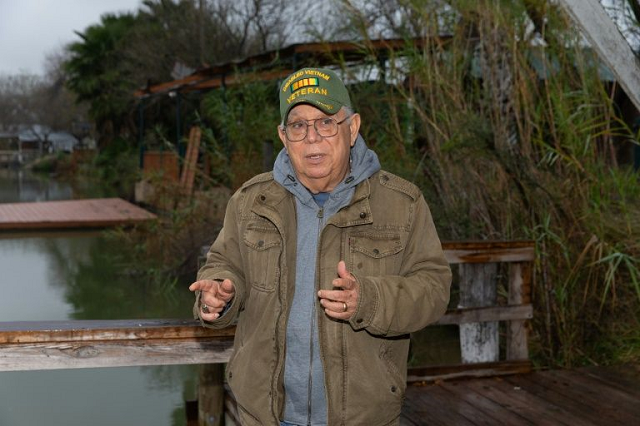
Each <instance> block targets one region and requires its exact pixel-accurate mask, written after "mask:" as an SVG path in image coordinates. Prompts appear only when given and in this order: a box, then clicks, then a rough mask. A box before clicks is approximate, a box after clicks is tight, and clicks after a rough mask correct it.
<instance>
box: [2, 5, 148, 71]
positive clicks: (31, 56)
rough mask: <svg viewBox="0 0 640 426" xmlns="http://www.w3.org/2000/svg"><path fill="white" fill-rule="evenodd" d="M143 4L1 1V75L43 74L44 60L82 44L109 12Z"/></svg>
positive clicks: (130, 8) (129, 9)
mask: <svg viewBox="0 0 640 426" xmlns="http://www.w3.org/2000/svg"><path fill="white" fill-rule="evenodd" d="M140 2H141V0H0V74H16V73H18V72H20V71H26V72H29V73H33V74H42V73H43V72H44V70H43V65H44V57H45V55H46V54H47V53H50V52H52V51H54V50H56V49H60V48H61V46H63V45H65V44H67V43H69V42H73V41H77V40H79V38H78V36H77V35H76V34H75V32H74V31H84V29H85V28H87V27H88V26H89V25H92V24H95V23H98V22H99V21H100V16H101V15H103V14H104V13H108V12H112V13H115V12H126V11H131V12H133V11H135V10H137V9H138V6H139V5H140Z"/></svg>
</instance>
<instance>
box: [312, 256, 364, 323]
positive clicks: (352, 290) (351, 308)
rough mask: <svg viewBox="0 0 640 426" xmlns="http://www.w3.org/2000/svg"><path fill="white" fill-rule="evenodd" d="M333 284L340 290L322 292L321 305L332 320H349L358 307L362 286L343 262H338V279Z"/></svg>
mask: <svg viewBox="0 0 640 426" xmlns="http://www.w3.org/2000/svg"><path fill="white" fill-rule="evenodd" d="M332 284H333V287H335V288H338V289H339V290H320V291H319V292H318V297H319V298H320V304H321V305H322V307H323V308H324V312H325V313H326V314H327V315H328V316H330V317H331V318H335V319H341V320H348V319H349V318H351V317H352V316H353V314H354V312H355V311H356V308H357V307H358V295H359V290H360V286H359V284H358V282H357V281H356V279H355V277H354V276H353V275H351V273H350V272H349V271H347V266H346V265H345V263H344V261H343V260H341V261H340V262H338V278H336V279H335V280H333V283H332Z"/></svg>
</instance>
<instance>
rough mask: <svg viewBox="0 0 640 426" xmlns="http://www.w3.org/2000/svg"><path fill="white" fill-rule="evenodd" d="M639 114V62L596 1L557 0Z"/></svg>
mask: <svg viewBox="0 0 640 426" xmlns="http://www.w3.org/2000/svg"><path fill="white" fill-rule="evenodd" d="M560 4H561V5H562V6H563V7H564V8H565V9H566V10H567V11H568V12H569V15H570V16H571V18H572V19H573V20H574V21H575V22H576V23H577V24H578V26H579V27H580V28H581V29H582V30H583V33H584V34H585V35H586V37H587V39H589V41H590V42H591V45H592V46H593V47H594V48H595V50H596V51H597V52H598V55H599V56H600V58H602V59H603V60H604V62H605V63H606V64H607V66H608V67H609V68H610V69H611V71H612V72H613V74H614V75H615V76H616V80H617V81H618V83H619V84H620V85H621V86H622V87H623V88H624V91H625V93H626V94H627V96H629V99H631V101H632V102H633V104H634V105H635V107H636V109H637V110H638V111H640V62H639V61H638V58H637V57H636V55H635V53H634V52H633V50H631V46H629V43H628V42H627V41H626V40H625V38H624V37H623V36H622V34H621V33H620V30H618V27H616V25H615V24H614V23H613V21H612V20H611V18H610V17H609V15H607V12H606V11H605V10H604V9H603V7H602V5H601V4H600V2H599V1H598V0H560Z"/></svg>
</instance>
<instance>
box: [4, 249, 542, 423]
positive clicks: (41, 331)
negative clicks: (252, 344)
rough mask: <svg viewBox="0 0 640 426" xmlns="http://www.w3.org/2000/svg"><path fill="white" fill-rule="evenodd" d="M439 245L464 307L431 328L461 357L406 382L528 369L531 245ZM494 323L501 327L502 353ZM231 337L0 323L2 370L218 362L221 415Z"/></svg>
mask: <svg viewBox="0 0 640 426" xmlns="http://www.w3.org/2000/svg"><path fill="white" fill-rule="evenodd" d="M443 248H444V250H445V256H446V258H447V260H448V261H449V263H450V264H452V265H458V280H457V281H458V283H459V299H460V305H461V306H459V307H458V308H457V309H453V310H449V311H448V312H447V313H446V314H445V315H444V316H443V317H442V318H441V319H440V320H439V321H438V322H437V323H436V324H440V325H444V324H457V325H459V326H460V327H461V331H460V345H461V353H462V360H461V362H459V363H458V362H456V363H453V364H451V365H439V366H434V367H422V368H412V369H410V370H409V373H408V380H409V381H430V380H436V379H447V378H459V377H464V376H475V377H478V376H488V375H502V374H513V373H521V372H527V371H530V368H531V365H530V361H529V359H528V343H527V329H526V321H527V320H528V319H531V318H532V317H533V309H532V306H531V304H530V291H531V280H532V263H533V261H534V245H533V243H532V242H529V241H509V242H493V241H491V242H490V241H487V242H445V243H443ZM498 264H503V265H504V266H505V267H506V268H507V269H508V275H507V276H508V280H507V281H508V282H507V285H506V291H507V294H506V295H505V296H504V299H505V300H506V303H503V304H499V303H498V300H499V298H498V296H497V293H498V291H497V282H498V280H497V266H498ZM498 322H504V323H505V329H504V330H505V332H504V334H505V336H506V341H505V342H503V343H504V345H503V350H502V351H501V350H500V347H501V344H500V341H499V335H500V333H499V329H498V327H497V323H498ZM234 333H235V328H234V327H230V328H227V329H224V330H211V329H206V328H203V327H201V326H200V324H199V323H198V322H196V321H192V320H164V319H162V320H109V321H106V320H105V321H101V320H92V321H47V322H29V321H27V322H5V323H0V371H25V370H54V369H67V368H96V367H126V366H142V365H172V364H217V365H219V366H220V367H214V368H212V369H208V370H205V372H204V373H203V374H202V375H201V383H200V388H201V390H200V399H201V400H202V399H203V397H204V396H206V399H207V400H208V402H207V404H220V405H219V406H218V407H219V408H218V409H215V411H218V410H222V408H221V401H222V392H221V391H220V390H221V389H222V383H221V381H222V375H221V374H220V371H221V368H222V367H221V366H222V364H223V363H225V362H227V361H228V359H229V357H230V355H231V352H232V346H233V336H234ZM501 353H503V354H504V355H503V357H502V359H500V354H501ZM213 394H215V395H219V396H220V397H219V398H218V402H215V401H211V398H210V396H211V395H213ZM201 405H202V404H201ZM227 405H228V408H229V409H231V410H232V409H233V407H232V404H229V403H228V404H227ZM203 409H206V407H201V410H200V411H201V413H200V414H201V416H202V415H203Z"/></svg>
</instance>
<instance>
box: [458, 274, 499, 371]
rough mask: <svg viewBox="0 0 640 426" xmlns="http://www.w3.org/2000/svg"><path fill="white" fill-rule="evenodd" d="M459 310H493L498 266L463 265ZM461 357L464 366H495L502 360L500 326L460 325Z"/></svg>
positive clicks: (486, 324) (487, 324)
mask: <svg viewBox="0 0 640 426" xmlns="http://www.w3.org/2000/svg"><path fill="white" fill-rule="evenodd" d="M459 268H460V269H459V275H460V302H459V306H458V307H459V308H475V307H484V306H494V305H495V304H496V303H497V299H498V295H497V288H496V275H497V271H498V265H497V264H496V263H475V264H460V265H459ZM460 353H461V357H462V363H463V364H467V363H469V364H470V363H478V362H496V361H498V359H499V356H500V347H499V341H498V322H496V321H491V322H481V323H467V324H460Z"/></svg>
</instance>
